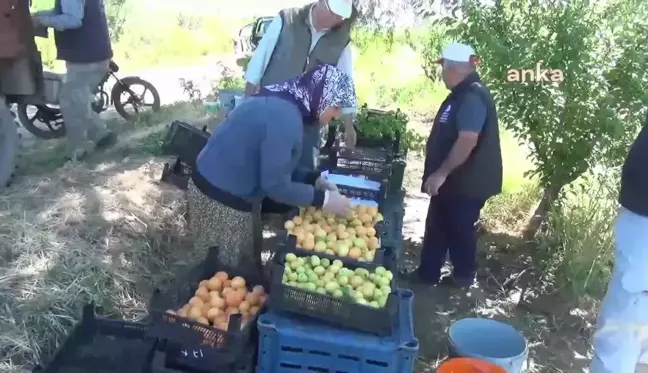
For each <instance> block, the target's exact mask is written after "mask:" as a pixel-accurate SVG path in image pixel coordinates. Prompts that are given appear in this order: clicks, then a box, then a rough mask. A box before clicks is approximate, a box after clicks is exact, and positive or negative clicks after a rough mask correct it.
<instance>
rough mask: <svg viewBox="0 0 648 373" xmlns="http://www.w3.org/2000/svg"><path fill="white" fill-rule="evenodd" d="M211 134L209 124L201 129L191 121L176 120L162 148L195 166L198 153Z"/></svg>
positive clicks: (190, 165)
mask: <svg viewBox="0 0 648 373" xmlns="http://www.w3.org/2000/svg"><path fill="white" fill-rule="evenodd" d="M209 136H210V134H209V132H207V126H204V127H203V128H202V129H199V128H196V127H194V126H192V125H191V124H189V123H186V122H182V121H178V120H176V121H173V122H172V123H171V127H170V128H169V131H168V132H167V134H166V136H165V138H164V142H163V143H162V150H163V151H164V152H165V153H166V154H172V155H176V156H178V158H179V159H180V160H181V161H182V162H184V163H186V164H187V165H188V166H189V167H191V168H193V167H195V165H196V159H197V158H198V154H200V151H201V150H202V148H204V147H205V144H207V141H208V140H209Z"/></svg>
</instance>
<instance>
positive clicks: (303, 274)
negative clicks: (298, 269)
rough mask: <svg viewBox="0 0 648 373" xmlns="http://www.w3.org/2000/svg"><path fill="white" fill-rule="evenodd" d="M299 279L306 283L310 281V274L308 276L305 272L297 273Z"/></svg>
mask: <svg viewBox="0 0 648 373" xmlns="http://www.w3.org/2000/svg"><path fill="white" fill-rule="evenodd" d="M297 281H298V282H300V283H304V282H307V281H308V276H306V274H305V273H300V274H298V275H297Z"/></svg>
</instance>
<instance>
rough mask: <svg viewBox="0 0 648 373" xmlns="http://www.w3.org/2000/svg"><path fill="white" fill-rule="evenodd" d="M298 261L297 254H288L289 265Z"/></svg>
mask: <svg viewBox="0 0 648 373" xmlns="http://www.w3.org/2000/svg"><path fill="white" fill-rule="evenodd" d="M296 259H297V255H295V254H293V253H288V254H286V261H287V262H288V263H290V262H293V261H295V260H296Z"/></svg>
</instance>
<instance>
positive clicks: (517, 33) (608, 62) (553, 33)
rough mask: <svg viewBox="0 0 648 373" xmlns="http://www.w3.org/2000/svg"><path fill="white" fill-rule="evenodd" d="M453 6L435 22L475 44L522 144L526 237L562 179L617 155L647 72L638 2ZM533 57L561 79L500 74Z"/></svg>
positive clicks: (503, 117)
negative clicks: (537, 198)
mask: <svg viewBox="0 0 648 373" xmlns="http://www.w3.org/2000/svg"><path fill="white" fill-rule="evenodd" d="M463 13H464V17H463V18H461V19H457V18H445V19H443V20H442V21H440V22H438V23H437V24H441V25H443V26H445V27H450V29H451V33H450V36H451V37H453V38H456V39H460V40H463V41H465V42H468V43H470V44H471V45H473V46H474V47H475V49H476V51H477V54H479V55H480V57H481V59H482V64H481V66H480V69H479V72H480V74H481V75H482V76H483V77H484V79H485V81H487V83H488V85H489V87H490V88H491V90H492V92H493V93H494V96H495V100H496V103H497V105H498V114H499V117H500V121H501V122H502V123H503V125H504V126H506V128H508V129H510V130H512V131H513V133H514V134H515V135H516V136H517V137H518V138H519V139H520V140H521V141H522V142H523V143H525V144H528V145H529V146H530V147H531V150H532V161H533V163H534V166H535V167H534V169H533V171H532V172H531V175H530V176H536V177H537V178H538V180H539V182H540V185H541V187H542V188H543V189H544V192H543V195H542V199H541V202H540V204H539V206H538V208H537V210H536V213H535V214H534V217H533V218H532V219H531V221H530V222H529V225H528V227H527V230H526V235H527V237H531V236H534V235H535V233H536V232H537V230H538V228H539V227H540V225H541V222H542V221H543V220H544V218H545V216H546V213H547V211H548V208H549V207H550V206H552V204H553V203H554V202H556V201H558V200H559V197H560V195H561V194H560V192H561V190H562V189H563V187H564V186H565V185H567V184H569V183H571V182H572V181H574V180H575V179H577V178H578V177H579V176H581V175H583V174H584V173H585V172H586V171H587V170H588V169H590V168H591V167H592V166H594V165H597V164H600V163H604V164H608V165H616V164H619V163H620V161H622V157H621V156H620V155H621V153H623V151H627V146H628V144H629V141H630V139H631V138H632V137H634V134H636V130H637V128H638V127H639V125H640V123H641V122H640V119H642V117H643V106H644V104H642V102H643V103H645V99H646V87H647V84H646V83H647V81H648V80H647V79H648V75H647V74H646V71H648V61H647V60H646V55H645V53H644V54H642V53H640V52H641V51H645V45H646V44H645V43H646V37H647V35H648V34H646V19H648V17H646V15H647V14H648V13H647V11H646V4H645V3H641V4H632V3H629V2H625V1H619V2H618V3H615V4H612V5H611V6H609V7H606V8H604V7H601V6H594V5H591V2H589V1H586V0H574V1H570V2H568V3H565V2H557V1H554V2H551V1H544V2H540V1H538V0H535V1H532V0H502V1H498V2H496V4H494V5H484V4H480V3H478V2H476V1H467V2H466V3H465V4H464V7H463ZM642 43H643V44H642ZM433 47H438V43H435V42H431V43H430V45H429V46H428V50H427V54H424V55H425V56H426V57H427V58H428V61H427V62H426V64H427V65H428V66H431V65H432V63H433V61H432V58H434V59H436V58H438V55H439V54H438V51H437V50H431V49H430V48H433ZM538 63H540V64H541V65H540V68H541V69H555V70H560V71H561V72H562V74H563V76H564V80H563V81H562V82H553V83H552V82H544V83H542V82H537V81H527V82H520V81H516V82H511V81H508V79H507V76H510V73H511V69H534V70H536V69H537V67H538V65H537V64H538ZM518 71H519V70H518ZM535 78H536V79H537V76H536V77H535Z"/></svg>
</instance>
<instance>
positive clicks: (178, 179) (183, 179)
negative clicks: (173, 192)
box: [160, 158, 192, 190]
mask: <svg viewBox="0 0 648 373" xmlns="http://www.w3.org/2000/svg"><path fill="white" fill-rule="evenodd" d="M191 171H192V170H191V167H189V166H188V165H187V164H186V163H184V162H182V161H181V160H180V158H177V159H176V161H175V162H173V164H168V163H165V164H164V169H163V170H162V177H160V181H163V182H165V183H169V184H173V185H175V186H177V187H178V188H180V189H183V190H186V189H187V187H188V185H189V179H190V178H191Z"/></svg>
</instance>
